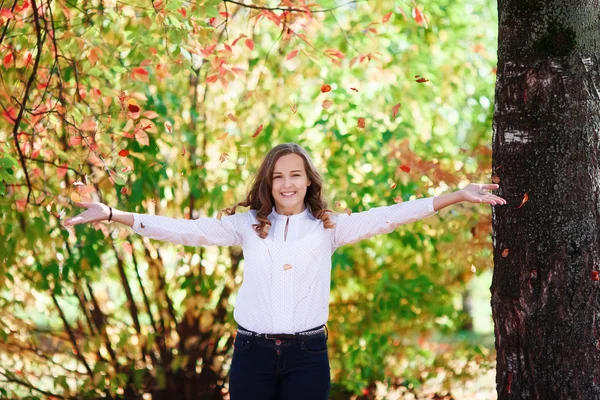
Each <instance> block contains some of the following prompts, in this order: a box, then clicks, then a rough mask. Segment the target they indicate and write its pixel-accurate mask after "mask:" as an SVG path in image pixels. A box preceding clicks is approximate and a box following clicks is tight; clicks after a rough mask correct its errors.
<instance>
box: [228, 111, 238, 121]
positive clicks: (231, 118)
mask: <svg viewBox="0 0 600 400" xmlns="http://www.w3.org/2000/svg"><path fill="white" fill-rule="evenodd" d="M227 118H229V119H230V120H232V121H233V122H237V118H236V117H234V116H233V114H232V113H229V114H227Z"/></svg>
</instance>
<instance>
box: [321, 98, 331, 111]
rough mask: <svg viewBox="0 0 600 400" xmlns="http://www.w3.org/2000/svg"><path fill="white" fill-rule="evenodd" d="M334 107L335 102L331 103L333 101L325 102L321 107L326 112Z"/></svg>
mask: <svg viewBox="0 0 600 400" xmlns="http://www.w3.org/2000/svg"><path fill="white" fill-rule="evenodd" d="M332 105H333V101H331V100H325V101H324V102H323V104H321V106H322V107H323V108H324V109H326V110H328V109H329V108H330V107H331V106H332Z"/></svg>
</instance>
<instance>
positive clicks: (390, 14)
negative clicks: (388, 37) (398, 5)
mask: <svg viewBox="0 0 600 400" xmlns="http://www.w3.org/2000/svg"><path fill="white" fill-rule="evenodd" d="M391 16H392V12H391V11H390V12H389V13H387V14H385V15H384V16H383V19H382V20H381V23H382V24H385V23H386V22H388V21H389V20H390V17H391Z"/></svg>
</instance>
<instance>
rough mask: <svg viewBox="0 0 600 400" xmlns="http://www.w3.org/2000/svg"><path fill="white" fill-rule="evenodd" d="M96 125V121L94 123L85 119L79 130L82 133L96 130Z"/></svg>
mask: <svg viewBox="0 0 600 400" xmlns="http://www.w3.org/2000/svg"><path fill="white" fill-rule="evenodd" d="M96 125H97V124H96V121H94V120H93V119H86V120H85V121H83V123H82V124H81V126H80V127H79V129H81V130H82V131H94V130H96Z"/></svg>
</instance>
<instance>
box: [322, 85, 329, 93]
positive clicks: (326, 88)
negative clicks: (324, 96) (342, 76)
mask: <svg viewBox="0 0 600 400" xmlns="http://www.w3.org/2000/svg"><path fill="white" fill-rule="evenodd" d="M329 91H331V86H329V85H322V86H321V93H327V92H329Z"/></svg>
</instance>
